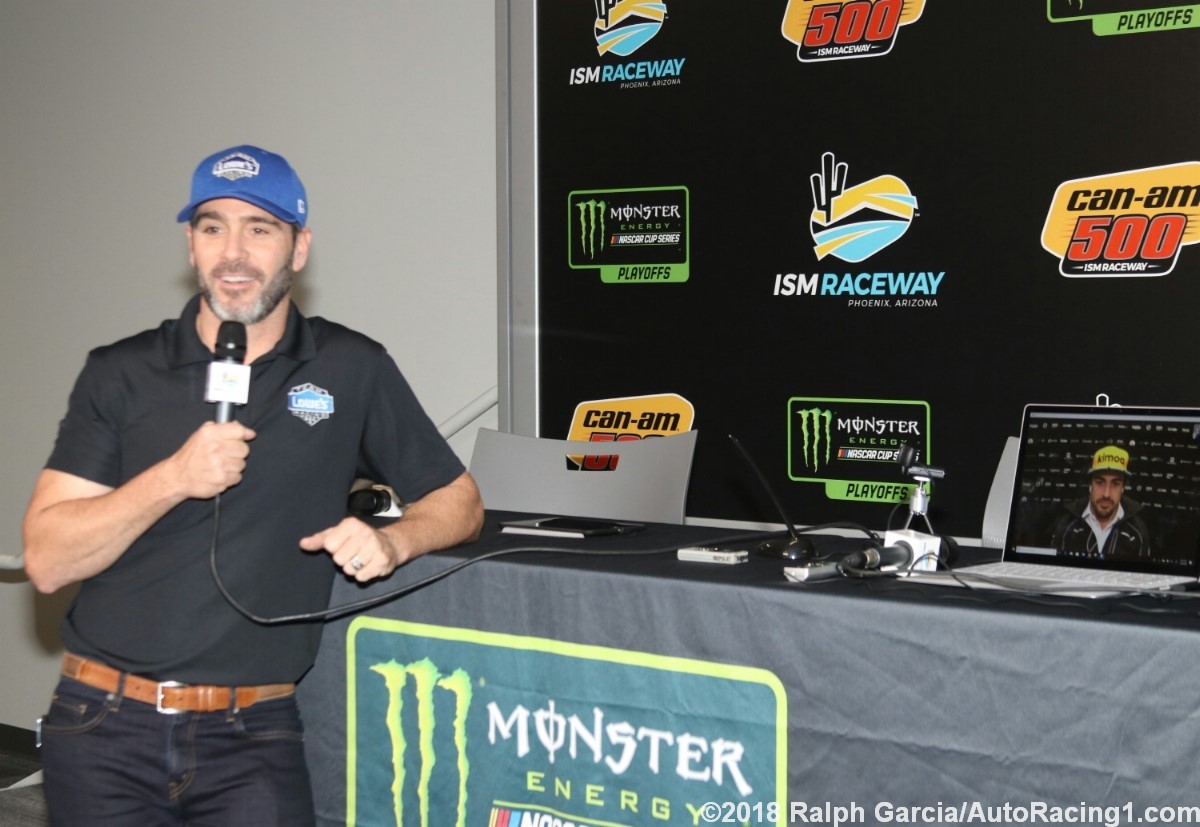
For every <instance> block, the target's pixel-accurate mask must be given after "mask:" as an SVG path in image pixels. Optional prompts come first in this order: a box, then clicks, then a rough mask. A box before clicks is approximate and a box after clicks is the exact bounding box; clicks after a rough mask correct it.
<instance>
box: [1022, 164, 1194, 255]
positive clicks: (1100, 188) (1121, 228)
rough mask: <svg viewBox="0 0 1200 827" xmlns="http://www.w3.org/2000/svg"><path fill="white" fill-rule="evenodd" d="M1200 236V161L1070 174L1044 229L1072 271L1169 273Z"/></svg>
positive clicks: (1048, 243) (1045, 242) (1046, 240)
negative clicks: (1088, 174) (1090, 175)
mask: <svg viewBox="0 0 1200 827" xmlns="http://www.w3.org/2000/svg"><path fill="white" fill-rule="evenodd" d="M1197 242H1200V163H1197V162H1195V161H1193V162H1191V163H1186V164H1174V165H1171V166H1164V167H1150V168H1148V169H1138V170H1132V171H1130V172H1120V173H1116V174H1114V175H1098V176H1096V177H1093V178H1076V179H1074V180H1071V181H1066V182H1064V183H1062V184H1060V185H1059V187H1058V189H1057V190H1056V191H1055V193H1054V199H1053V201H1052V202H1051V204H1050V211H1049V213H1048V214H1047V216H1046V224H1045V226H1044V227H1043V229H1042V247H1043V248H1044V249H1045V250H1046V252H1048V253H1051V254H1052V255H1054V256H1056V257H1057V258H1058V260H1059V272H1060V273H1062V275H1064V276H1067V277H1068V278H1103V277H1108V278H1113V277H1137V276H1165V275H1166V274H1167V273H1170V272H1171V271H1172V270H1174V269H1175V262H1176V261H1177V260H1178V258H1179V251H1180V249H1181V248H1183V247H1185V246H1188V245H1190V244H1196V243H1197Z"/></svg>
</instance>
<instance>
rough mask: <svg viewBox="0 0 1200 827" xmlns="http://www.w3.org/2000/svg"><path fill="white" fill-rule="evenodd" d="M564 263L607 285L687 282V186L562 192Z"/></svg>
mask: <svg viewBox="0 0 1200 827" xmlns="http://www.w3.org/2000/svg"><path fill="white" fill-rule="evenodd" d="M567 227H568V239H567V263H568V265H569V266H570V267H571V269H572V270H599V271H600V280H601V281H602V282H605V283H606V284H662V283H680V282H685V281H687V280H688V276H689V274H690V270H691V266H690V263H689V261H688V259H689V255H690V239H689V234H688V190H687V187H647V188H643V189H626V190H622V189H615V190H578V191H576V192H572V193H570V194H569V195H568V196H567Z"/></svg>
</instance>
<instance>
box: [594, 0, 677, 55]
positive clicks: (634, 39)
mask: <svg viewBox="0 0 1200 827" xmlns="http://www.w3.org/2000/svg"><path fill="white" fill-rule="evenodd" d="M666 17H667V4H666V3H651V2H646V0H596V51H597V52H599V53H600V54H602V55H603V54H607V53H608V52H612V53H613V54H615V55H620V56H621V57H629V55H631V54H633V53H634V52H636V51H637V50H638V49H640V48H642V47H643V46H645V45H646V43H648V42H649V41H650V40H651V39H652V38H653V37H654V36H655V35H656V34H658V31H659V29H661V28H662V24H663V20H665V19H666Z"/></svg>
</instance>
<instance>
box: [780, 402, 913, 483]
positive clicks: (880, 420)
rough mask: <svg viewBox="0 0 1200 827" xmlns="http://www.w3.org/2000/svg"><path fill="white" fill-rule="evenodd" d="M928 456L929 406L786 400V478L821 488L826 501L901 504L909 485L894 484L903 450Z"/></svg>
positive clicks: (894, 403)
mask: <svg viewBox="0 0 1200 827" xmlns="http://www.w3.org/2000/svg"><path fill="white" fill-rule="evenodd" d="M906 444H907V445H913V446H914V447H916V448H917V449H918V450H920V451H921V452H922V455H923V456H928V450H929V406H928V404H927V403H924V402H912V401H906V400H885V399H837V398H826V397H793V398H792V399H790V400H788V476H789V477H790V478H791V479H792V480H793V481H794V482H816V483H821V484H823V485H824V486H825V494H826V496H827V497H828V498H830V499H838V500H862V501H868V502H900V501H902V500H904V499H906V498H907V497H908V496H909V494H910V493H911V489H912V486H911V485H909V484H905V483H900V482H895V480H896V478H897V475H898V471H897V470H896V468H895V462H896V459H897V456H898V455H899V451H900V448H901V447H902V446H903V445H906Z"/></svg>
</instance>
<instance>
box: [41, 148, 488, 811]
mask: <svg viewBox="0 0 1200 827" xmlns="http://www.w3.org/2000/svg"><path fill="white" fill-rule="evenodd" d="M178 218H179V221H180V222H183V223H185V233H186V237H187V245H188V258H189V261H190V262H191V264H192V266H193V267H194V268H195V271H196V276H197V279H198V283H199V295H197V296H195V297H193V299H192V300H191V301H190V302H189V303H188V305H187V306H186V307H185V308H184V311H183V313H182V315H181V316H180V318H178V319H172V320H168V321H166V322H164V323H163V324H162V325H161V326H160V327H158V328H157V329H154V330H149V331H145V332H143V333H140V334H137V335H135V336H132V337H130V338H128V339H124V340H122V341H119V342H116V343H115V344H112V345H108V346H106V347H101V348H97V349H95V350H93V351H92V352H91V353H90V354H89V356H88V360H87V363H86V365H85V367H84V369H83V371H82V372H81V374H80V376H79V378H78V380H77V381H76V384H75V387H74V389H73V391H72V393H71V398H70V402H69V405H68V410H67V414H66V416H65V418H64V419H63V421H62V423H61V425H60V427H59V434H58V439H57V441H56V443H55V447H54V450H53V452H52V453H51V456H50V459H49V460H48V461H47V464H46V467H45V469H44V470H43V471H42V473H41V475H40V476H39V477H38V480H37V482H36V485H35V488H34V493H33V497H32V499H31V502H30V504H29V508H28V511H27V513H26V517H25V525H24V529H25V562H26V571H27V573H28V575H29V578H30V580H31V582H33V584H34V585H35V586H36V587H37V588H38V589H39V590H40V591H43V592H52V591H55V590H57V589H59V588H62V587H63V586H66V585H69V584H72V583H79V584H80V588H79V593H78V595H77V597H76V598H75V599H74V601H73V603H72V605H71V608H70V610H69V611H68V613H67V616H66V618H65V619H64V622H63V630H62V634H63V640H64V643H65V645H66V648H67V652H68V653H67V655H66V657H65V658H64V664H63V676H62V679H61V681H60V682H59V685H58V687H57V689H56V691H55V694H54V698H53V700H52V703H51V706H50V711H49V712H48V713H47V714H46V716H45V719H44V720H43V722H42V726H41V735H42V739H43V765H44V770H45V789H46V797H47V803H48V811H49V815H50V819H51V822H52V823H53V824H61V825H76V824H86V825H89V826H90V825H138V827H143V826H144V825H167V824H221V825H226V824H247V825H251V824H252V825H255V827H263V825H289V827H295V825H307V824H312V823H313V821H314V815H313V811H312V793H311V788H310V784H309V777H308V771H307V768H306V766H305V763H304V754H303V744H302V731H303V730H302V725H301V722H300V718H299V712H298V709H297V707H296V703H295V699H294V689H295V683H296V681H297V680H299V679H300V678H301V677H302V676H303V675H304V673H305V671H307V670H308V668H309V667H310V666H311V665H312V663H313V660H314V658H315V656H316V649H317V644H318V642H319V639H320V635H321V626H320V624H318V623H296V622H289V623H283V622H277V621H278V620H279V619H281V618H289V617H294V616H296V615H301V614H306V613H312V612H314V611H319V610H321V609H323V608H324V607H325V606H326V603H327V601H328V598H329V593H330V588H331V586H332V583H333V579H334V577H335V576H338V575H339V573H341V574H344V575H345V576H347V577H353V578H354V579H356V580H358V581H360V582H365V581H368V580H372V579H375V578H379V577H384V576H386V575H388V574H390V573H391V572H392V571H393V570H394V569H395V568H396V567H397V566H400V565H403V564H404V563H405V562H407V561H409V560H411V559H413V558H414V557H416V556H418V555H420V554H424V553H425V552H428V551H431V550H433V549H438V548H445V547H448V546H452V545H455V544H458V543H461V542H464V541H466V540H469V539H472V538H474V537H476V536H478V533H479V529H480V526H481V524H482V513H483V512H482V504H481V503H480V499H479V492H478V489H477V488H476V486H475V483H474V481H473V480H472V479H471V478H470V476H469V475H468V474H467V472H466V471H465V469H464V468H463V466H462V464H461V462H459V460H458V459H457V458H456V457H455V455H454V454H453V452H452V451H451V450H450V448H449V447H448V446H447V445H446V443H445V441H444V440H443V439H442V438H441V436H440V435H439V434H438V432H437V429H436V428H435V427H434V425H433V424H432V423H431V422H430V420H429V418H428V416H426V415H425V413H424V411H423V410H422V409H421V407H420V405H419V403H418V402H417V400H416V398H415V396H414V395H413V393H412V390H411V389H410V388H409V386H408V384H407V383H406V381H405V380H404V378H403V376H402V375H401V373H400V371H399V369H398V368H397V367H396V365H395V363H394V362H393V361H392V359H391V357H390V356H388V354H387V352H386V351H385V350H384V348H383V347H382V346H381V345H379V344H378V343H377V342H374V341H372V340H371V339H369V338H367V337H366V336H363V335H361V334H359V333H356V332H354V331H352V330H349V329H348V328H345V327H343V326H341V325H338V324H335V323H333V322H330V321H328V320H325V319H321V318H316V317H314V318H305V317H304V316H303V315H301V314H300V312H299V310H298V309H297V308H296V307H295V305H294V304H293V303H292V302H291V301H290V297H291V290H292V282H293V279H294V277H295V275H296V273H298V272H299V271H300V270H301V269H303V267H304V265H305V263H306V261H307V259H308V255H309V250H310V247H311V243H312V231H311V230H310V229H309V228H308V226H307V225H308V201H307V196H306V194H305V190H304V186H303V184H302V183H301V182H300V179H299V178H298V177H297V176H296V173H295V172H294V171H293V169H292V168H291V166H290V165H289V164H288V163H287V161H285V160H284V159H283V158H282V157H280V156H279V155H275V154H273V153H270V152H266V151H265V150H262V149H260V148H258V147H254V146H238V147H233V148H231V149H227V150H224V151H222V152H218V153H215V154H214V155H212V156H210V157H209V158H207V159H205V160H204V161H202V162H201V163H200V165H199V167H197V169H196V172H195V175H194V176H193V179H192V189H191V198H190V199H189V201H188V204H187V206H186V207H184V209H183V210H182V211H181V212H180V213H179V216H178ZM224 323H240V324H241V325H243V326H244V329H245V355H244V362H245V365H246V366H248V368H245V369H242V372H241V373H238V372H237V371H232V370H231V373H232V374H233V375H234V376H235V377H237V376H241V377H243V378H244V382H245V383H246V387H247V388H248V391H247V392H246V393H245V394H244V395H243V398H242V399H241V400H240V401H241V402H244V404H242V405H241V406H240V407H238V408H236V410H235V412H234V415H233V418H232V419H229V418H224V417H218V419H221V420H222V421H213V419H214V416H213V412H214V408H213V406H212V405H211V404H209V402H208V401H206V386H208V387H209V391H210V392H211V390H212V383H211V376H210V368H211V367H212V365H213V364H214V359H213V356H214V353H213V351H214V347H215V346H216V344H217V342H218V331H220V330H222V329H223V324H224ZM235 327H236V325H235ZM222 335H223V336H224V335H225V334H224V333H222ZM235 344H236V343H235ZM232 361H236V360H232ZM246 374H248V376H247V375H246ZM234 381H235V382H236V381H242V380H238V379H236V378H235V380H234ZM217 384H220V382H218V383H217ZM361 477H365V478H369V479H372V480H375V481H378V482H380V483H384V484H386V485H388V486H389V487H391V488H392V489H393V490H394V491H396V492H397V494H398V495H399V497H400V498H401V499H403V500H404V501H405V502H406V503H407V507H406V509H405V512H404V517H403V518H402V519H400V520H397V521H395V522H392V523H390V524H388V525H386V526H383V527H373V526H371V525H368V524H367V523H365V522H363V521H361V520H358V519H356V518H353V517H347V516H346V501H347V495H348V493H349V490H350V487H351V484H352V483H353V481H354V480H355V479H357V478H361Z"/></svg>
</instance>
